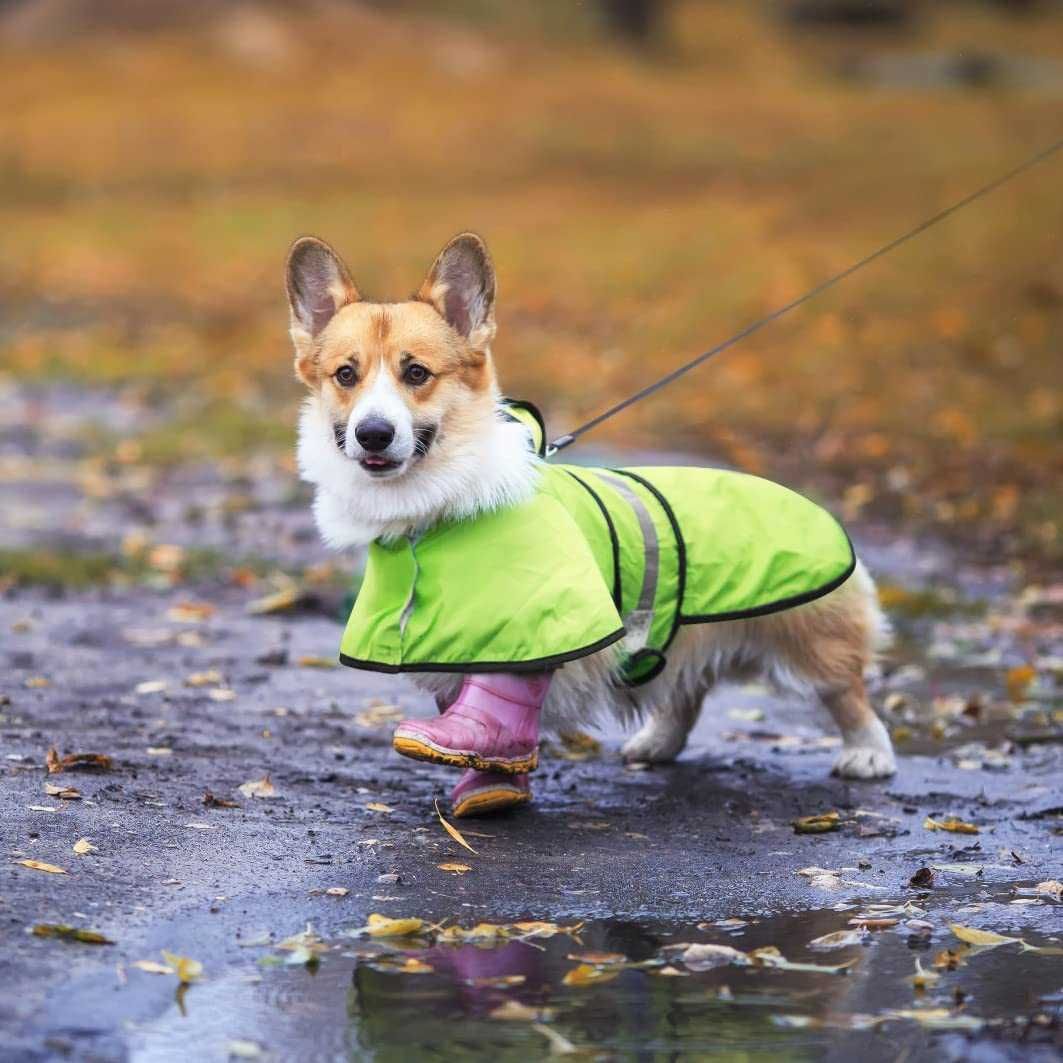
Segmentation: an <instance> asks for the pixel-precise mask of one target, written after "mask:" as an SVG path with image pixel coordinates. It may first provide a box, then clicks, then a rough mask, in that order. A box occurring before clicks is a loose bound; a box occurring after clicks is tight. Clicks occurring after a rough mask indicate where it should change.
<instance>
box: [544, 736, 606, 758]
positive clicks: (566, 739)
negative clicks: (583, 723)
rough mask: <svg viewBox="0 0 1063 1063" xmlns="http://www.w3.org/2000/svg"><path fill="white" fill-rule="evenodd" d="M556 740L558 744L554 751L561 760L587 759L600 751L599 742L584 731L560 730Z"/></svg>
mask: <svg viewBox="0 0 1063 1063" xmlns="http://www.w3.org/2000/svg"><path fill="white" fill-rule="evenodd" d="M557 740H558V742H559V743H560V746H559V747H555V749H554V753H555V754H556V755H557V756H559V757H560V758H561V759H562V760H572V761H583V760H589V759H590V758H591V757H597V756H598V755H599V754H600V753H601V751H602V744H601V742H599V741H598V739H597V738H594V737H592V736H591V735H589V734H587V733H586V732H584V731H560V732H558V735H557Z"/></svg>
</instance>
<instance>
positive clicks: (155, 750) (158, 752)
mask: <svg viewBox="0 0 1063 1063" xmlns="http://www.w3.org/2000/svg"><path fill="white" fill-rule="evenodd" d="M147 754H148V756H149V757H172V756H173V750H172V749H171V748H170V747H169V746H148V748H147Z"/></svg>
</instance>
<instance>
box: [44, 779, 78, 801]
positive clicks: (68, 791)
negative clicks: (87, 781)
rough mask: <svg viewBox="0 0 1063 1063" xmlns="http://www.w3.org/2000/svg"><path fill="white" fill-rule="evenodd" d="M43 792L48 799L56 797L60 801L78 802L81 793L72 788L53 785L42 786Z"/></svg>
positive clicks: (47, 783)
mask: <svg viewBox="0 0 1063 1063" xmlns="http://www.w3.org/2000/svg"><path fill="white" fill-rule="evenodd" d="M44 792H45V793H46V794H47V795H48V796H49V797H58V798H59V799H60V800H61V801H80V800H81V791H80V790H76V789H75V788H74V787H73V786H56V785H54V784H53V783H50V782H46V783H45V784H44Z"/></svg>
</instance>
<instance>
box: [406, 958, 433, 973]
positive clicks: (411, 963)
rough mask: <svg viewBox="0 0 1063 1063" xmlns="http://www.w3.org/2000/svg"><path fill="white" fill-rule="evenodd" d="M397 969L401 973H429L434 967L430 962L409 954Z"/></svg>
mask: <svg viewBox="0 0 1063 1063" xmlns="http://www.w3.org/2000/svg"><path fill="white" fill-rule="evenodd" d="M399 970H400V971H402V973H403V974H431V973H432V972H433V971H434V970H435V968H434V967H433V966H432V965H431V964H430V963H425V962H424V961H423V960H419V959H417V957H416V956H409V957H407V959H406V962H405V963H404V964H403V965H402V966H401V967H400V968H399Z"/></svg>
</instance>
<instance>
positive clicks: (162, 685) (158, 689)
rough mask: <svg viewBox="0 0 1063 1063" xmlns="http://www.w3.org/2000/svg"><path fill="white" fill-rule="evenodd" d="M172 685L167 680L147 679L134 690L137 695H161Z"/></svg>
mask: <svg viewBox="0 0 1063 1063" xmlns="http://www.w3.org/2000/svg"><path fill="white" fill-rule="evenodd" d="M169 685H170V684H169V683H167V682H166V680H165V679H146V680H145V681H144V682H143V683H137V685H136V686H135V687H134V688H133V691H134V693H136V694H161V693H162V691H164V690H165V689H166V688H167V687H168V686H169Z"/></svg>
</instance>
